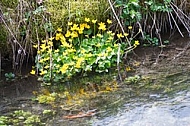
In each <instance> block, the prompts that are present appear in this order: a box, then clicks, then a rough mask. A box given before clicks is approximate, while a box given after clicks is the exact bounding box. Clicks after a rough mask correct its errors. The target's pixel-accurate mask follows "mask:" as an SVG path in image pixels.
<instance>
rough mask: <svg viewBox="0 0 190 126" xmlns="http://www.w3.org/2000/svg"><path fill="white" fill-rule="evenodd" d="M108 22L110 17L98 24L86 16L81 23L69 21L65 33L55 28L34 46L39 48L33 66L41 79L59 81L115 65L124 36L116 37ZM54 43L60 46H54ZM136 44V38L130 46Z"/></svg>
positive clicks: (121, 50)
mask: <svg viewBox="0 0 190 126" xmlns="http://www.w3.org/2000/svg"><path fill="white" fill-rule="evenodd" d="M111 23H112V21H111V20H107V22H99V23H98V22H97V20H90V19H89V18H85V20H84V23H81V24H75V23H73V22H68V26H69V29H68V30H67V31H66V32H65V34H63V31H62V29H61V28H58V29H57V32H56V34H55V36H54V37H52V38H49V39H48V40H43V41H42V42H41V44H39V45H34V47H35V48H37V49H38V56H37V58H36V67H37V69H38V70H39V75H40V76H41V77H42V80H43V81H47V82H48V81H54V82H58V81H66V80H68V79H69V78H71V77H72V76H73V75H76V73H87V72H89V71H95V72H99V73H101V72H108V70H109V68H110V67H111V66H114V65H115V64H116V62H117V60H118V59H117V56H118V54H119V55H120V56H121V57H122V55H123V54H124V49H125V48H126V44H124V43H121V44H119V41H118V40H121V38H122V37H124V36H125V35H122V34H121V33H120V34H117V39H116V40H115V39H114V36H115V34H114V33H113V32H112V31H109V30H108V25H109V24H111ZM57 43H58V44H59V46H58V47H54V46H53V45H55V44H56V45H57ZM119 45H120V46H119ZM137 45H139V43H138V41H135V43H134V45H133V47H134V48H135V47H136V46H137ZM119 47H121V49H119ZM118 51H120V52H118ZM31 74H35V71H34V70H32V71H31Z"/></svg>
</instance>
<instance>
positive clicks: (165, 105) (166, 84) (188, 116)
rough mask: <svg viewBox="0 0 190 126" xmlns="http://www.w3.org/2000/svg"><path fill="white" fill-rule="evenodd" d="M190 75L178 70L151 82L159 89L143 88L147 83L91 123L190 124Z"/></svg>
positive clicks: (96, 125) (122, 125) (102, 125)
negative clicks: (114, 108)
mask: <svg viewBox="0 0 190 126" xmlns="http://www.w3.org/2000/svg"><path fill="white" fill-rule="evenodd" d="M189 77H190V76H189V73H176V74H172V75H169V76H165V77H162V78H157V80H156V82H154V83H149V86H150V84H152V85H157V86H158V87H159V89H158V88H154V89H153V88H150V87H147V89H146V90H144V88H146V86H145V85H144V86H142V87H141V88H137V89H136V91H134V92H133V93H132V96H129V95H128V92H126V95H122V96H121V98H122V101H120V102H122V105H120V107H117V111H116V112H114V113H113V112H112V111H113V108H112V107H109V108H107V110H106V112H105V113H104V114H100V116H99V117H97V118H96V119H94V121H93V123H92V126H190V79H189ZM159 85H160V86H159ZM133 88H134V87H133ZM156 89H158V90H156ZM137 90H138V91H137ZM137 92H138V93H137ZM122 94H125V93H124V92H122ZM109 112H110V113H112V114H111V115H109V114H108V113H109ZM106 113H107V114H108V115H107V114H106Z"/></svg>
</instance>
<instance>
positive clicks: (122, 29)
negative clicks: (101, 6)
mask: <svg viewBox="0 0 190 126" xmlns="http://www.w3.org/2000/svg"><path fill="white" fill-rule="evenodd" d="M108 2H109V4H110V7H111V10H112V12H113V14H114V16H115V18H116V20H117V22H118V24H119V26H120V28H121V31H122V33H123V34H124V33H125V31H124V28H123V26H122V24H121V22H120V20H119V18H118V16H117V14H116V12H115V10H114V8H113V5H112V3H111V1H110V0H108ZM126 39H127V42H128V44H129V46H131V43H130V42H129V41H128V38H127V37H126Z"/></svg>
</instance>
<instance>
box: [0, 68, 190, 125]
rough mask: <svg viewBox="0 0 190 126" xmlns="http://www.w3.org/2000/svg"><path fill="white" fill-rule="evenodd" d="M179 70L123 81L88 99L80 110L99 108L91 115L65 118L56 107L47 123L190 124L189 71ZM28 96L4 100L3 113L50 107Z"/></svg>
mask: <svg viewBox="0 0 190 126" xmlns="http://www.w3.org/2000/svg"><path fill="white" fill-rule="evenodd" d="M176 71H177V72H171V73H167V72H166V71H163V72H161V73H159V72H156V73H154V72H152V73H151V74H147V75H143V76H142V77H141V78H140V80H139V81H137V82H135V83H134V82H131V83H125V82H124V83H123V84H120V85H119V87H118V90H116V91H113V92H109V93H104V94H101V95H98V96H97V97H95V98H93V99H89V100H87V102H86V103H85V107H84V108H81V110H92V109H97V113H96V114H95V115H94V116H92V117H83V118H76V119H64V118H63V116H64V115H65V114H66V115H67V114H68V113H65V112H64V110H61V109H60V108H57V110H56V111H57V114H56V115H54V117H53V118H51V119H48V120H47V122H46V126H190V74H189V72H188V71H183V70H182V71H178V70H176ZM29 99H30V97H28V96H27V99H26V98H24V99H21V100H16V99H15V98H14V100H15V101H17V102H14V103H9V102H8V100H7V101H6V102H4V103H5V104H4V103H3V102H1V104H0V114H2V113H3V114H4V115H5V112H6V113H8V112H10V111H11V110H10V111H9V109H10V107H11V108H13V107H14V108H13V109H14V110H18V109H20V108H24V107H27V106H28V107H27V109H29V111H36V112H38V113H39V111H42V110H45V109H48V108H47V106H43V105H40V104H36V103H35V104H34V103H32V101H31V100H29ZM11 102H13V100H11ZM8 107H9V108H8ZM5 110H6V111H5ZM79 111H80V110H79Z"/></svg>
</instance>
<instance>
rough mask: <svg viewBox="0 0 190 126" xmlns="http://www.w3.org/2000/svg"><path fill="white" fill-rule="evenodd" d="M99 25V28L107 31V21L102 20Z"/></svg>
mask: <svg viewBox="0 0 190 126" xmlns="http://www.w3.org/2000/svg"><path fill="white" fill-rule="evenodd" d="M98 25H99V28H98V29H99V30H103V31H105V30H106V25H105V23H102V22H100V23H98Z"/></svg>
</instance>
